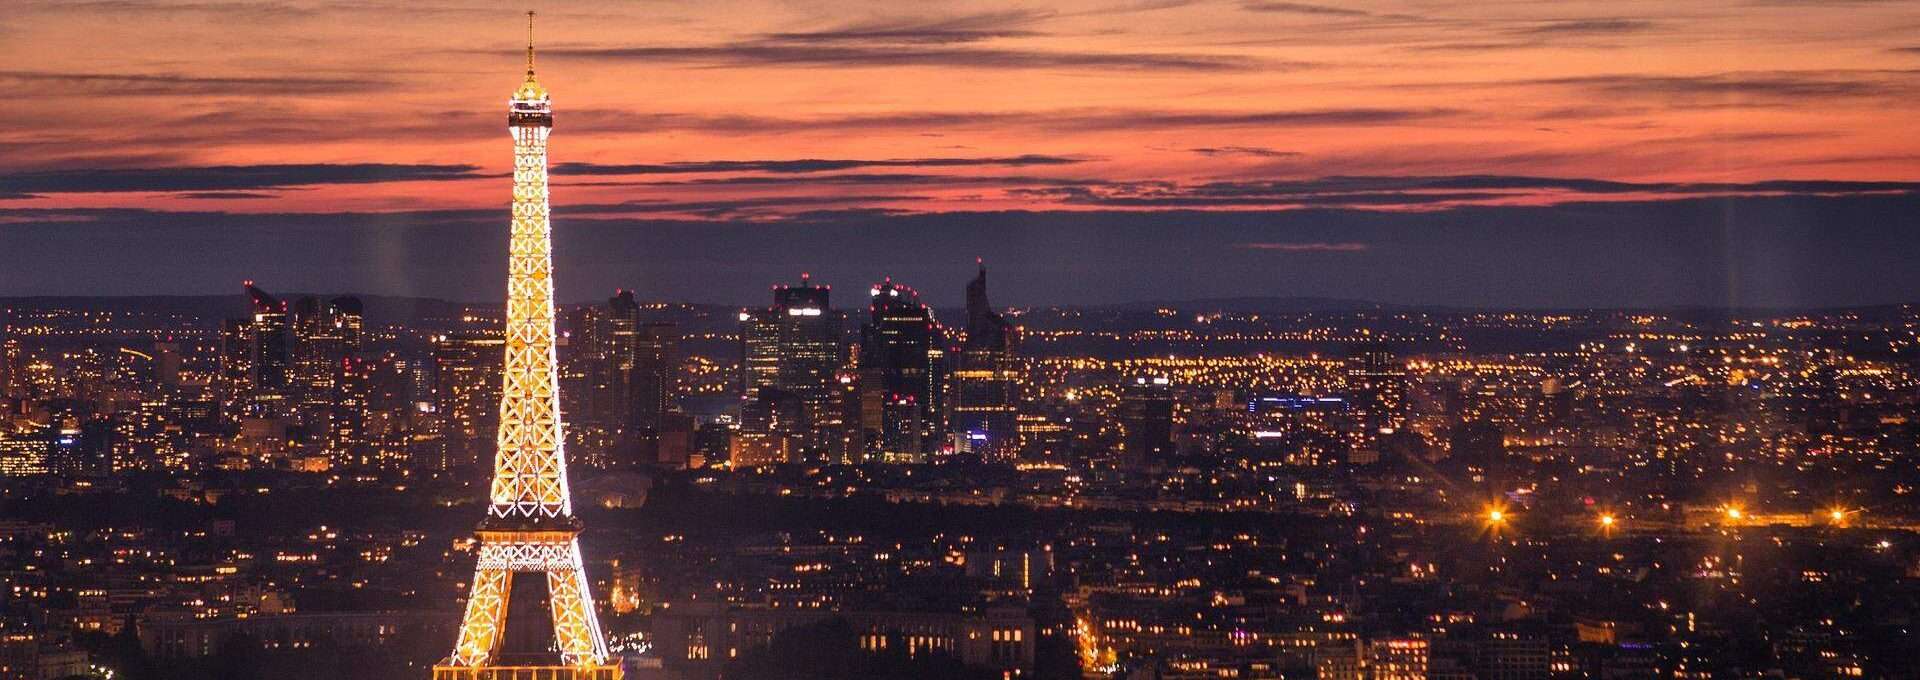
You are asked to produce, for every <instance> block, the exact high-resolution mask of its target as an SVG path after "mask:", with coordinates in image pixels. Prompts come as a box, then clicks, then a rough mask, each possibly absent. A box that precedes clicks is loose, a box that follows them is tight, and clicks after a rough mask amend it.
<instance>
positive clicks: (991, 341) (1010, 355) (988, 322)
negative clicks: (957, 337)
mask: <svg viewBox="0 0 1920 680" xmlns="http://www.w3.org/2000/svg"><path fill="white" fill-rule="evenodd" d="M966 331H967V338H966V341H965V342H963V343H961V345H960V353H959V357H958V358H957V361H956V362H955V363H956V364H957V366H956V367H955V369H954V371H953V433H954V434H955V435H956V436H957V439H958V441H959V443H960V444H961V445H962V446H964V447H966V449H967V450H968V451H969V452H971V453H973V454H975V455H978V456H980V457H981V458H982V459H985V460H1007V459H1011V458H1012V457H1013V455H1014V453H1015V449H1016V444H1017V443H1018V441H1017V440H1018V429H1017V423H1016V419H1017V415H1018V411H1019V405H1020V404H1019V402H1020V376H1021V370H1020V363H1019V362H1020V359H1019V357H1018V356H1017V355H1015V354H1014V343H1015V341H1016V339H1015V333H1016V331H1017V329H1016V328H1015V327H1014V325H1013V324H1012V323H1010V322H1008V321H1007V320H1006V317H1003V316H1001V315H1000V313H999V312H995V311H993V306H992V305H991V304H989V303H988V302H987V268H986V265H984V264H982V265H981V266H980V272H979V274H977V275H975V276H974V278H973V281H972V282H971V283H968V284H967V328H966Z"/></svg>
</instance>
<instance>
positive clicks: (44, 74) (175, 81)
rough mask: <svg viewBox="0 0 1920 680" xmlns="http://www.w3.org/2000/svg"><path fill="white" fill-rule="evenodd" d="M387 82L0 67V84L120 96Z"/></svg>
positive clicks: (282, 91)
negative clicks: (31, 69)
mask: <svg viewBox="0 0 1920 680" xmlns="http://www.w3.org/2000/svg"><path fill="white" fill-rule="evenodd" d="M390 85H391V84H390V83H387V82H385V81H382V80H378V79H366V78H303V77H280V76H275V77H245V76H187V75H178V74H166V73H126V74H120V73H56V72H50V71H0V86H5V87H7V88H8V89H14V90H18V89H23V88H27V89H33V90H36V91H43V92H52V93H55V94H67V95H105V96H121V97H209V96H289V95H317V94H351V93H362V92H370V91H376V90H383V89H386V88H387V87H389V86H390Z"/></svg>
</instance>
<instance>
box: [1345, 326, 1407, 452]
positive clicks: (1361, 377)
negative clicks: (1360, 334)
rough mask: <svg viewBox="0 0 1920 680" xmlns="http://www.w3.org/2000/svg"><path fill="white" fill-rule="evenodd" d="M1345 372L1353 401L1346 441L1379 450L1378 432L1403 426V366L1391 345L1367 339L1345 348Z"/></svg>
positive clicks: (1348, 390) (1405, 412)
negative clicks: (1367, 340)
mask: <svg viewBox="0 0 1920 680" xmlns="http://www.w3.org/2000/svg"><path fill="white" fill-rule="evenodd" d="M1344 373H1345V374H1346V380H1347V393H1348V394H1349V395H1350V398H1349V400H1348V401H1349V402H1350V403H1351V404H1352V406H1351V411H1350V412H1349V415H1350V417H1351V419H1352V424H1351V426H1350V428H1349V430H1350V435H1349V438H1348V443H1349V444H1350V445H1351V446H1352V447H1353V448H1354V449H1355V450H1357V451H1375V450H1378V447H1379V443H1380V436H1381V435H1390V434H1393V433H1395V432H1399V431H1400V430H1401V429H1404V428H1405V427H1406V420H1407V410H1406V406H1407V370H1406V367H1405V366H1402V365H1401V364H1400V362H1399V359H1398V358H1397V357H1396V356H1394V352H1393V348H1392V347H1390V346H1388V345H1387V344H1386V343H1381V342H1369V343H1361V344H1357V345H1354V346H1352V347H1349V348H1348V349H1347V358H1346V361H1345V366H1344Z"/></svg>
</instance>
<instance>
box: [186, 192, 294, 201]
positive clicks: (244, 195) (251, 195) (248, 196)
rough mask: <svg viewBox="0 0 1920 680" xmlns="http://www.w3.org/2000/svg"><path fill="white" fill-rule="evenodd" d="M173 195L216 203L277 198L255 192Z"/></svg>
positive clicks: (276, 196)
mask: <svg viewBox="0 0 1920 680" xmlns="http://www.w3.org/2000/svg"><path fill="white" fill-rule="evenodd" d="M174 195H175V196H178V197H180V198H194V199H201V200H216V201H227V200H253V199H261V198H279V196H278V195H276V194H263V193H260V192H257V191H189V192H186V193H181V194H174Z"/></svg>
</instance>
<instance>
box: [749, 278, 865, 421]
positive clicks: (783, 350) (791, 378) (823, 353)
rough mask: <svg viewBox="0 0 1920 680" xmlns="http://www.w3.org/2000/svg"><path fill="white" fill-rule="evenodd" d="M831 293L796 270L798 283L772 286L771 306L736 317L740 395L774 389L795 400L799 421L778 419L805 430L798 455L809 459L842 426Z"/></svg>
mask: <svg viewBox="0 0 1920 680" xmlns="http://www.w3.org/2000/svg"><path fill="white" fill-rule="evenodd" d="M832 292H833V291H832V288H831V287H830V286H823V285H815V284H814V283H813V281H812V279H811V277H809V276H808V275H806V274H801V275H800V283H799V285H794V286H786V285H781V286H775V287H774V288H773V305H772V306H771V307H766V308H763V309H751V310H747V311H745V312H742V313H741V315H740V337H741V353H742V356H743V363H742V366H743V375H742V378H741V383H742V385H743V387H744V389H745V392H744V394H743V395H742V396H743V397H744V398H745V399H747V401H748V403H751V402H752V401H753V400H754V399H756V398H758V397H759V396H760V392H761V391H763V390H765V389H767V388H774V389H778V390H780V391H782V392H784V393H787V394H790V395H792V396H793V398H795V399H798V400H799V402H800V404H801V416H802V419H801V421H800V422H797V423H794V422H792V420H791V419H787V420H783V421H781V422H787V423H789V424H791V425H792V426H793V427H797V428H799V429H800V430H801V431H803V432H805V433H806V435H805V436H804V437H802V441H801V442H800V443H799V449H800V451H799V453H802V454H804V455H806V456H808V457H815V458H819V457H823V456H824V455H825V454H826V452H827V450H828V449H829V448H830V444H831V443H832V442H833V441H834V440H835V439H836V438H837V437H839V436H840V433H841V431H842V430H844V429H845V423H844V422H843V420H844V419H843V417H842V412H843V409H842V408H841V407H840V399H839V396H838V395H839V390H838V386H839V383H838V380H837V375H838V372H839V370H840V368H841V365H842V362H843V357H842V352H841V346H840V334H841V323H840V314H839V313H838V312H835V311H834V310H833V306H832ZM746 420H748V421H750V420H752V419H746ZM742 425H743V427H746V426H749V425H750V423H749V422H743V423H742Z"/></svg>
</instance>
